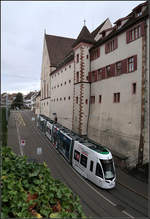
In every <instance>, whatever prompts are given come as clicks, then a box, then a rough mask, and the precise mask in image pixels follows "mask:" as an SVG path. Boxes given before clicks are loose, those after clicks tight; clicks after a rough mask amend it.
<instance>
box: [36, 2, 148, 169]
mask: <svg viewBox="0 0 150 219" xmlns="http://www.w3.org/2000/svg"><path fill="white" fill-rule="evenodd" d="M148 84H149V13H148V1H147V2H145V3H142V4H140V5H138V6H137V7H136V8H134V9H133V10H132V11H131V13H130V14H129V15H127V16H126V17H123V18H120V19H118V20H117V21H116V22H115V23H114V25H112V24H111V22H110V20H109V19H106V20H105V21H104V22H103V23H102V24H101V25H100V26H98V27H97V28H96V29H95V30H94V31H93V32H91V33H90V32H89V30H88V28H87V27H86V26H83V28H82V30H81V32H80V34H79V36H78V37H77V39H70V38H64V37H59V36H52V35H47V34H46V33H45V34H44V47H43V59H42V73H41V109H40V112H41V114H44V115H47V116H48V117H50V118H51V119H54V114H56V115H57V119H58V122H59V123H61V124H62V125H64V126H65V127H67V128H69V129H72V130H73V131H74V132H76V133H78V134H80V135H86V136H88V137H89V138H90V139H92V140H94V141H95V142H98V143H101V144H103V145H106V146H107V147H108V148H110V149H111V150H112V151H113V153H114V154H116V155H117V154H118V156H120V157H122V158H123V157H124V158H125V157H126V158H127V160H126V163H127V165H128V166H135V165H137V164H139V165H142V164H143V163H145V162H148V161H149V152H148V148H149V144H148V143H149V139H148V133H149V132H148V128H149V127H148V110H149V108H148V105H149V98H148V97H149V93H148V91H149V87H148Z"/></svg>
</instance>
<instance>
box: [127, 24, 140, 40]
mask: <svg viewBox="0 0 150 219" xmlns="http://www.w3.org/2000/svg"><path fill="white" fill-rule="evenodd" d="M142 25H143V24H140V25H138V26H136V27H134V28H132V29H130V30H128V31H127V32H126V41H127V43H130V42H132V41H134V40H136V39H138V38H140V37H141V36H142V31H141V27H142Z"/></svg>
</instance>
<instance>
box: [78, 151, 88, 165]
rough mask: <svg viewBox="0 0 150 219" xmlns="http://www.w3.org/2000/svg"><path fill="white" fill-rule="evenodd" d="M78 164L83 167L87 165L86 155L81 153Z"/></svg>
mask: <svg viewBox="0 0 150 219" xmlns="http://www.w3.org/2000/svg"><path fill="white" fill-rule="evenodd" d="M80 164H82V165H83V166H84V167H86V166H87V157H86V156H84V155H83V154H81V160H80Z"/></svg>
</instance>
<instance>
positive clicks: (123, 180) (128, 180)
mask: <svg viewBox="0 0 150 219" xmlns="http://www.w3.org/2000/svg"><path fill="white" fill-rule="evenodd" d="M116 174H117V183H118V184H121V185H123V186H124V187H126V188H127V189H129V190H131V191H134V192H135V193H138V194H140V195H141V196H142V197H144V198H148V196H149V191H148V184H147V183H146V182H142V181H140V180H138V179H137V178H135V176H132V175H130V174H128V173H126V172H125V171H123V170H121V169H120V168H116Z"/></svg>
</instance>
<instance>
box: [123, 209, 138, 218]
mask: <svg viewBox="0 0 150 219" xmlns="http://www.w3.org/2000/svg"><path fill="white" fill-rule="evenodd" d="M122 212H123V213H124V214H126V215H127V216H128V217H130V218H135V217H133V216H132V215H131V214H129V213H128V212H126V211H125V210H123V211H122Z"/></svg>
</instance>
